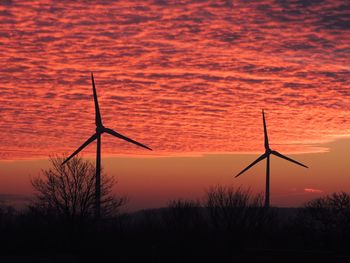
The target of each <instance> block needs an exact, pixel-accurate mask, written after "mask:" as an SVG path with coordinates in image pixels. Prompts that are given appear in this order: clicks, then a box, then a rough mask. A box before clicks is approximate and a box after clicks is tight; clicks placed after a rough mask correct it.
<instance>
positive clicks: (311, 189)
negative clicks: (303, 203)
mask: <svg viewBox="0 0 350 263" xmlns="http://www.w3.org/2000/svg"><path fill="white" fill-rule="evenodd" d="M304 192H307V193H312V194H321V193H323V192H324V191H323V190H320V189H315V188H304Z"/></svg>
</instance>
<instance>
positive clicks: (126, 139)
mask: <svg viewBox="0 0 350 263" xmlns="http://www.w3.org/2000/svg"><path fill="white" fill-rule="evenodd" d="M103 131H104V132H106V133H109V134H110V135H113V136H115V137H118V138H120V139H123V140H125V141H127V142H131V143H133V144H136V145H138V146H141V147H143V148H146V149H148V150H151V151H152V149H151V148H149V147H147V146H146V145H143V144H142V143H139V142H137V141H134V140H132V139H130V138H128V137H125V136H124V135H121V134H120V133H117V132H115V131H113V130H112V129H108V128H104V130H103Z"/></svg>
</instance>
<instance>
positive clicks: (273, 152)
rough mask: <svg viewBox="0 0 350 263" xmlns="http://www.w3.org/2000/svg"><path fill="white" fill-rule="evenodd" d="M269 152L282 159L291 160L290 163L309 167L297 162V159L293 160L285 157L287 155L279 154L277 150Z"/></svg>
mask: <svg viewBox="0 0 350 263" xmlns="http://www.w3.org/2000/svg"><path fill="white" fill-rule="evenodd" d="M271 153H272V154H274V155H276V156H278V157H280V158H282V159H285V160H287V161H290V162H292V163H295V164H298V165H300V166H303V167H305V168H309V167H307V166H306V165H304V164H302V163H299V162H297V161H295V160H293V159H291V158H289V157H287V156H284V155H283V154H280V153H279V152H276V151H271Z"/></svg>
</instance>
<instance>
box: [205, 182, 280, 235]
mask: <svg viewBox="0 0 350 263" xmlns="http://www.w3.org/2000/svg"><path fill="white" fill-rule="evenodd" d="M204 207H206V209H207V211H208V215H209V219H210V221H211V224H212V225H213V226H214V227H215V228H217V229H221V230H224V231H225V232H228V233H230V232H235V233H237V232H239V231H243V230H244V231H246V232H247V231H252V232H256V231H257V230H259V229H262V228H263V227H265V226H266V225H268V224H269V223H270V222H271V220H272V218H273V213H272V209H266V208H264V206H263V198H262V196H261V195H253V194H252V193H251V191H250V190H249V189H243V188H241V187H239V188H233V187H228V186H227V187H225V186H221V185H217V186H214V187H211V188H209V189H208V190H207V192H206V197H205V199H204Z"/></svg>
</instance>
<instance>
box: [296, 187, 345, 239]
mask: <svg viewBox="0 0 350 263" xmlns="http://www.w3.org/2000/svg"><path fill="white" fill-rule="evenodd" d="M297 220H298V223H299V225H300V226H303V227H304V229H306V230H307V231H313V232H314V233H317V235H325V236H326V237H327V238H329V234H331V235H332V236H335V237H336V238H339V237H344V236H345V235H349V234H350V195H349V194H347V193H345V192H340V193H333V194H331V195H327V196H324V197H320V198H317V199H314V200H311V201H309V202H307V203H306V204H305V205H304V207H303V208H301V209H299V212H298V217H297Z"/></svg>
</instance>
